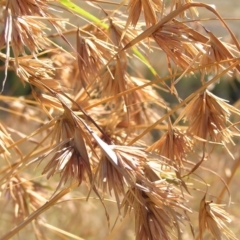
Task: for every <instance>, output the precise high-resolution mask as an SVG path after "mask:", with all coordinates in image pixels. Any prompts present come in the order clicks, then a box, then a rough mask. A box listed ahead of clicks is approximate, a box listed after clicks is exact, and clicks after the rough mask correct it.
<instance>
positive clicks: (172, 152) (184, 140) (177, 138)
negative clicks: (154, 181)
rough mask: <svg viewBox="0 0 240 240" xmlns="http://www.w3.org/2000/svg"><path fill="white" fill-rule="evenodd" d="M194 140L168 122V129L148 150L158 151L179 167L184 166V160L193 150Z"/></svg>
mask: <svg viewBox="0 0 240 240" xmlns="http://www.w3.org/2000/svg"><path fill="white" fill-rule="evenodd" d="M192 144H193V143H192V140H191V138H190V137H188V136H187V134H186V132H183V131H181V130H180V129H178V128H173V126H172V125H171V123H169V124H168V131H167V132H166V133H165V134H164V135H163V136H162V137H161V138H160V139H159V140H158V141H156V142H155V143H154V144H153V145H151V146H150V147H149V148H148V150H149V151H156V152H158V153H159V154H160V155H162V156H165V157H166V158H168V159H170V160H172V161H174V162H175V164H173V165H176V166H177V167H178V168H179V167H183V160H185V157H186V154H187V152H188V151H191V150H192Z"/></svg>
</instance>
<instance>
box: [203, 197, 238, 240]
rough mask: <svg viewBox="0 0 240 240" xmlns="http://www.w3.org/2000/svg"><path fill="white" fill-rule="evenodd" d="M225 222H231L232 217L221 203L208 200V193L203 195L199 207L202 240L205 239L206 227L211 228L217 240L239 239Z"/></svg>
mask: <svg viewBox="0 0 240 240" xmlns="http://www.w3.org/2000/svg"><path fill="white" fill-rule="evenodd" d="M225 222H228V223H229V222H231V218H230V217H229V215H228V214H227V212H225V211H224V210H223V206H222V205H220V204H214V203H213V202H212V201H206V195H205V196H204V197H203V199H202V200H201V203H200V208H199V231H200V240H202V239H203V233H204V231H205V229H208V230H210V232H211V234H212V235H213V237H214V238H215V239H217V240H221V239H223V236H225V237H226V238H227V239H233V240H237V239H238V238H236V237H235V235H234V234H233V233H232V231H231V230H230V229H228V227H227V226H226V224H225Z"/></svg>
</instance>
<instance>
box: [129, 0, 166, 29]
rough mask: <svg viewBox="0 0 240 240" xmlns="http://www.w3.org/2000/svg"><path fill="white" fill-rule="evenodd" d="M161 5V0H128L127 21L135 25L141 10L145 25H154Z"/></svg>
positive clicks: (160, 10)
mask: <svg viewBox="0 0 240 240" xmlns="http://www.w3.org/2000/svg"><path fill="white" fill-rule="evenodd" d="M162 5H163V3H162V1H161V0H159V1H157V0H130V1H129V3H128V10H129V17H128V21H129V22H130V24H132V25H133V26H136V25H137V23H138V20H139V18H140V15H141V12H143V14H144V18H145V22H146V26H147V27H149V26H151V25H154V24H156V22H157V21H158V17H157V13H161V12H162V10H163V9H162V8H163V6H162Z"/></svg>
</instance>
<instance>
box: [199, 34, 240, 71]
mask: <svg viewBox="0 0 240 240" xmlns="http://www.w3.org/2000/svg"><path fill="white" fill-rule="evenodd" d="M205 30H206V32H207V33H208V35H209V41H208V42H207V43H206V45H205V47H204V50H203V53H204V54H202V56H201V58H200V64H202V65H205V64H206V65H207V64H210V63H221V62H222V61H224V60H230V59H234V58H235V56H234V54H233V53H232V51H233V50H234V48H233V46H231V45H230V44H227V43H224V42H223V41H221V40H220V39H218V38H217V37H216V36H214V35H213V33H212V32H210V31H208V30H207V29H205ZM233 62H234V61H229V62H228V63H227V65H231V64H233ZM221 68H224V64H218V65H215V66H212V67H210V69H208V68H207V67H206V68H205V70H206V72H210V71H211V72H213V73H215V74H217V73H219V71H220V69H221ZM236 69H237V70H238V71H240V67H239V65H237V66H236Z"/></svg>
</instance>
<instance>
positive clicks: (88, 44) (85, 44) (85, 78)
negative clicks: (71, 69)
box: [77, 31, 111, 86]
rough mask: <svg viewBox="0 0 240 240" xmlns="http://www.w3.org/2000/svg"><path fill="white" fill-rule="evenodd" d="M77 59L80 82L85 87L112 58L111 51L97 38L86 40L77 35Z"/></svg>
mask: <svg viewBox="0 0 240 240" xmlns="http://www.w3.org/2000/svg"><path fill="white" fill-rule="evenodd" d="M77 53H78V54H77V59H78V72H79V78H80V82H82V84H83V86H86V84H87V83H89V82H90V80H91V79H92V78H93V79H95V78H96V76H97V74H98V71H99V70H100V69H101V68H102V67H103V66H104V65H105V64H106V63H107V60H108V59H109V58H110V57H111V49H110V48H109V47H108V46H107V45H106V44H105V43H103V42H100V41H99V40H97V39H96V38H84V37H82V36H81V35H80V32H79V31H78V33H77Z"/></svg>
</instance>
